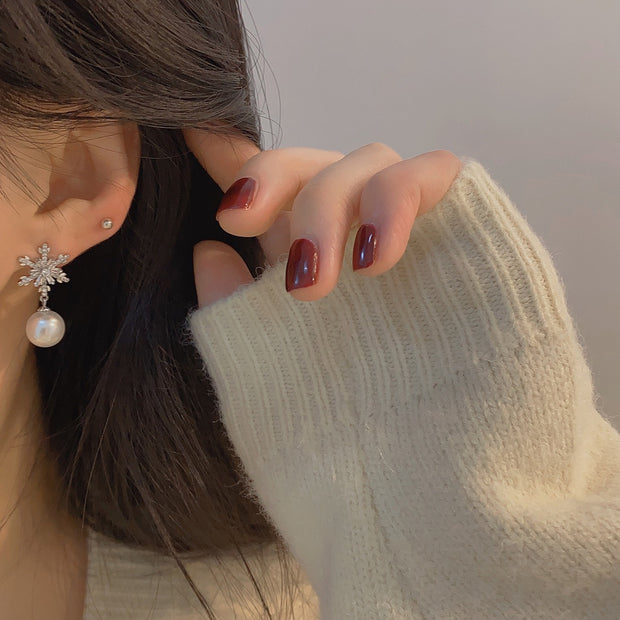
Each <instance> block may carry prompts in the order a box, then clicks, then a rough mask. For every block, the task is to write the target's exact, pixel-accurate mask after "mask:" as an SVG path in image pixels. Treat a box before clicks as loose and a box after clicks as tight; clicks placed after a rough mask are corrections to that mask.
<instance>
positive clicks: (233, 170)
mask: <svg viewBox="0 0 620 620" xmlns="http://www.w3.org/2000/svg"><path fill="white" fill-rule="evenodd" d="M183 135H184V137H185V142H186V144H187V146H188V147H189V148H190V150H191V151H192V153H193V154H194V155H195V156H196V159H197V160H198V161H199V162H200V164H201V165H202V167H203V168H204V169H205V170H206V171H207V172H208V173H209V176H210V177H211V178H212V179H213V180H214V181H215V182H216V183H217V184H218V185H219V186H220V188H221V189H222V191H224V192H225V191H226V190H227V189H228V188H229V187H230V186H231V185H232V183H233V181H234V180H235V179H236V177H237V172H238V171H239V169H240V168H241V166H243V165H244V164H245V163H246V162H247V161H248V159H250V158H252V157H254V155H257V154H258V153H260V152H261V150H260V149H259V148H258V147H257V146H256V144H254V142H252V140H250V139H249V138H247V137H246V136H242V135H239V134H237V135H226V136H224V135H221V134H217V133H214V132H212V131H208V130H206V129H198V128H194V127H191V128H189V127H186V128H184V129H183Z"/></svg>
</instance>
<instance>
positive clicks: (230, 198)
mask: <svg viewBox="0 0 620 620" xmlns="http://www.w3.org/2000/svg"><path fill="white" fill-rule="evenodd" d="M256 185H257V184H256V181H255V180H254V179H252V178H251V177H243V178H241V179H237V180H236V181H235V182H234V183H233V184H232V185H231V186H230V187H229V188H228V191H227V192H226V193H225V194H224V196H222V201H221V202H220V206H219V208H218V210H217V211H216V213H215V218H216V219H217V218H218V216H219V215H220V213H222V211H226V210H227V209H249V208H250V205H251V204H252V200H254V194H256Z"/></svg>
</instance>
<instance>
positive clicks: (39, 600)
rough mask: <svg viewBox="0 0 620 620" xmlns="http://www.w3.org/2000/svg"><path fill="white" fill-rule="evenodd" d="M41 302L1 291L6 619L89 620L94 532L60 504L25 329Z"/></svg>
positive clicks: (0, 461) (0, 545)
mask: <svg viewBox="0 0 620 620" xmlns="http://www.w3.org/2000/svg"><path fill="white" fill-rule="evenodd" d="M12 285H13V286H12ZM37 301H38V298H37V297H36V296H35V295H33V292H32V290H29V289H23V288H18V287H17V286H14V283H13V282H10V283H9V284H8V285H7V286H6V287H5V290H3V291H2V292H0V324H1V325H2V326H3V329H2V330H0V471H2V476H0V617H2V618H4V617H11V618H16V619H17V618H19V619H22V618H23V619H24V620H25V619H26V618H38V617H46V618H55V617H58V618H81V606H83V596H84V589H83V587H82V586H83V585H85V572H86V565H87V560H86V537H85V535H84V533H83V531H82V528H81V527H80V524H79V522H78V521H77V520H76V519H74V518H72V517H70V516H69V515H68V513H67V512H66V511H65V510H64V509H62V508H61V505H62V504H61V503H60V502H59V501H58V500H59V498H60V497H61V495H60V489H61V485H60V479H59V476H58V474H57V472H56V471H55V470H54V467H53V465H52V463H53V459H50V458H49V454H48V453H47V450H46V443H45V433H44V430H43V424H42V419H41V394H40V390H39V386H38V380H37V371H36V360H35V354H34V348H33V346H32V345H31V344H30V342H29V341H28V339H27V338H26V334H25V325H26V320H27V319H28V317H29V316H30V314H32V313H33V312H34V311H35V310H36V309H37V307H38V304H37ZM64 586H66V587H64ZM33 592H34V593H36V598H35V599H33ZM78 609H79V610H80V611H79V613H78V611H77V610H78ZM68 610H69V613H67V611H68Z"/></svg>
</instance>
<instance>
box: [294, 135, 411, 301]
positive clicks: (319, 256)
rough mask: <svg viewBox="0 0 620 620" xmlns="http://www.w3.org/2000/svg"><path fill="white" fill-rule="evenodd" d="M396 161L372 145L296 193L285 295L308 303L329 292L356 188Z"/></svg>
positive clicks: (355, 205) (354, 213) (355, 207)
mask: <svg viewBox="0 0 620 620" xmlns="http://www.w3.org/2000/svg"><path fill="white" fill-rule="evenodd" d="M399 161H402V157H401V156H400V155H399V154H398V153H396V151H394V150H393V149H392V148H390V147H389V146H387V145H385V144H382V143H380V142H373V143H371V144H367V145H365V146H362V147H361V148H358V149H356V150H355V151H352V152H351V153H349V154H348V155H345V157H343V158H342V159H340V160H338V161H336V162H335V163H333V164H331V165H329V166H327V167H326V168H324V169H323V170H321V171H320V172H319V173H318V174H317V175H316V176H314V177H313V178H312V179H311V180H310V181H308V183H306V185H305V186H304V187H303V188H302V190H301V191H300V192H299V194H297V197H296V198H295V201H294V202H293V207H292V210H291V217H290V238H291V240H294V241H293V244H292V246H291V251H290V254H289V259H288V264H287V268H286V272H287V290H288V291H289V292H290V293H291V295H293V296H294V297H295V298H297V299H299V300H301V301H312V300H317V299H320V298H321V297H324V296H325V295H327V294H328V293H329V292H330V291H331V290H332V289H333V288H334V286H335V285H336V283H337V281H338V277H339V275H340V269H341V267H342V262H343V258H344V250H345V245H346V241H347V238H348V233H349V232H350V230H351V228H352V227H353V225H354V224H355V223H356V219H357V217H358V214H359V203H360V197H361V193H362V189H363V188H364V186H365V185H366V183H367V182H368V181H369V179H370V178H371V177H372V176H374V175H375V174H376V173H377V172H379V171H381V170H383V169H384V168H387V167H388V166H391V165H392V164H395V163H397V162H399ZM319 274H320V275H319ZM289 284H290V285H291V286H290V287H289Z"/></svg>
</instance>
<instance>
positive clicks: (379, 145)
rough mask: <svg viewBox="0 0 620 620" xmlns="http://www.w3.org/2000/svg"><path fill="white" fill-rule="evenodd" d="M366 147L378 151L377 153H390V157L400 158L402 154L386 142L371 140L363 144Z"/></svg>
mask: <svg viewBox="0 0 620 620" xmlns="http://www.w3.org/2000/svg"><path fill="white" fill-rule="evenodd" d="M362 148H364V149H370V150H373V151H376V152H377V153H380V154H384V155H388V156H389V157H390V158H394V156H396V158H398V159H400V155H399V154H398V153H397V152H396V151H395V150H394V149H393V148H392V147H391V146H388V145H387V144H385V143H384V142H370V143H368V144H366V145H365V146H363V147H362Z"/></svg>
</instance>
